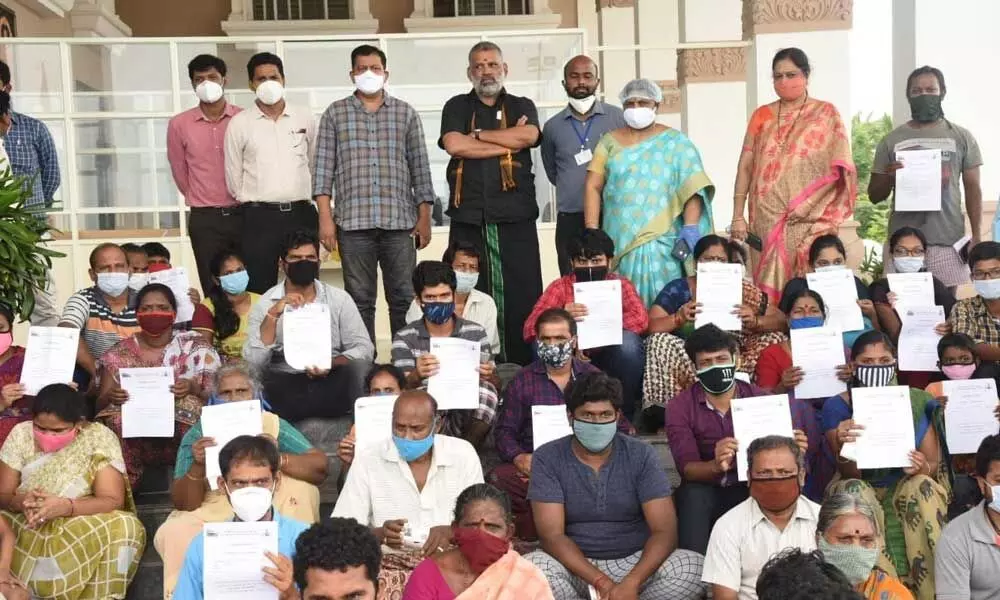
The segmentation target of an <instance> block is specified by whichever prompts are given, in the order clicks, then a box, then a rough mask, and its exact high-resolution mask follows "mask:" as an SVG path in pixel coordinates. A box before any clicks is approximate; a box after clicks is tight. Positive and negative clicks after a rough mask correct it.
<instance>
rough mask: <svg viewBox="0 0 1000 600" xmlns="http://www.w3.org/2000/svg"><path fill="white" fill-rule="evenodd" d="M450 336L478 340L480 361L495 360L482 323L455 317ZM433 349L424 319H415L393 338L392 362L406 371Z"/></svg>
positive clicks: (412, 368)
mask: <svg viewBox="0 0 1000 600" xmlns="http://www.w3.org/2000/svg"><path fill="white" fill-rule="evenodd" d="M448 337H453V338H459V339H463V340H467V341H470V342H478V343H479V346H480V352H481V355H480V359H479V362H481V363H487V362H490V361H491V360H493V354H492V351H491V349H490V339H489V337H487V335H486V330H485V329H483V326H482V325H479V324H477V323H473V322H472V321H466V320H465V319H462V318H460V317H455V327H454V328H453V329H452V330H451V335H450V336H448ZM430 351H431V334H430V332H429V331H427V325H426V324H425V323H424V320H423V319H420V320H418V321H414V322H412V323H410V324H409V325H407V326H406V327H404V328H402V329H400V330H399V331H397V332H396V337H394V338H393V339H392V364H393V365H395V366H396V367H397V368H399V369H402V370H403V371H405V372H410V371H412V370H414V369H416V368H417V359H418V358H419V357H420V356H422V355H424V354H429V353H430Z"/></svg>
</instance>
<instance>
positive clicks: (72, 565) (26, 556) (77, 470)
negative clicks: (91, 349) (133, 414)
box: [0, 384, 146, 600]
mask: <svg viewBox="0 0 1000 600" xmlns="http://www.w3.org/2000/svg"><path fill="white" fill-rule="evenodd" d="M83 408H84V401H83V397H82V396H81V395H80V394H79V393H77V391H76V390H74V389H73V388H71V387H70V386H68V385H63V384H53V385H49V386H46V387H44V388H42V390H41V391H40V392H39V393H38V396H36V397H35V399H34V403H33V406H32V413H33V416H32V419H33V420H32V422H30V423H28V422H25V423H21V424H20V425H18V426H16V427H15V428H14V429H13V430H12V431H11V432H10V435H9V436H8V437H7V440H6V441H5V442H4V444H3V447H2V448H0V505H2V507H3V509H4V512H3V517H4V518H6V519H7V520H8V521H10V523H11V525H12V527H13V529H14V532H15V533H16V535H17V544H16V546H15V548H14V560H13V562H12V563H11V574H12V575H14V576H15V577H18V578H19V579H21V581H24V582H26V583H27V584H28V587H29V588H30V589H31V592H32V594H33V596H34V597H38V598H60V599H61V600H77V599H80V598H124V597H125V593H126V590H127V589H128V584H129V582H130V581H131V580H132V577H133V576H134V575H135V572H136V570H137V569H138V566H139V559H140V558H141V557H142V551H143V549H144V547H145V545H146V530H145V529H144V528H143V526H142V523H141V522H140V521H139V519H138V517H136V515H135V505H134V504H133V502H132V494H131V492H130V491H129V487H128V484H127V483H126V480H125V477H124V475H125V463H124V461H123V459H122V450H121V443H120V442H119V441H118V439H117V438H116V437H115V435H114V433H112V432H111V431H109V430H108V428H107V427H105V426H103V425H101V424H99V423H88V422H87V421H86V419H85V418H84V416H83ZM43 561H45V565H46V566H45V568H44V569H41V568H37V567H38V566H39V565H41V564H43Z"/></svg>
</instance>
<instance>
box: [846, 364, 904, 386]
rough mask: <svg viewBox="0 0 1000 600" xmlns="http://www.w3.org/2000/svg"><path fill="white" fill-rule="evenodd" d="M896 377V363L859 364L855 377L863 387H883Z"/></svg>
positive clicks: (855, 369) (855, 368)
mask: <svg viewBox="0 0 1000 600" xmlns="http://www.w3.org/2000/svg"><path fill="white" fill-rule="evenodd" d="M895 378H896V365H857V366H855V367H854V379H856V380H857V382H858V384H860V385H861V387H883V386H886V385H889V384H890V383H892V381H893V380H894V379H895Z"/></svg>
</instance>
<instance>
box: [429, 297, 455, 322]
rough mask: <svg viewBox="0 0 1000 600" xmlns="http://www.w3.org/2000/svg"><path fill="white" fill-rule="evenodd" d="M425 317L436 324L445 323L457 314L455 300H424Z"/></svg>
mask: <svg viewBox="0 0 1000 600" xmlns="http://www.w3.org/2000/svg"><path fill="white" fill-rule="evenodd" d="M423 310H424V317H426V318H427V320H428V321H430V322H431V323H434V324H435V325H443V324H445V323H447V322H448V319H450V318H451V317H452V315H454V314H455V303H454V302H424V306H423Z"/></svg>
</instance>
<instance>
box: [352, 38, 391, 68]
mask: <svg viewBox="0 0 1000 600" xmlns="http://www.w3.org/2000/svg"><path fill="white" fill-rule="evenodd" d="M373 54H378V57H379V59H380V60H381V61H382V68H383V69H387V68H388V67H389V61H388V60H386V58H385V52H383V51H382V49H381V48H378V47H376V46H372V45H371V44H361V45H360V46H358V47H357V48H355V49H354V50H351V69H353V68H354V66H355V63H356V62H357V60H358V57H359V56H372V55H373Z"/></svg>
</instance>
